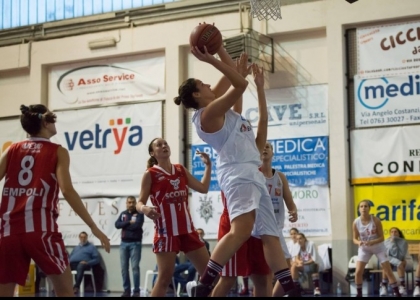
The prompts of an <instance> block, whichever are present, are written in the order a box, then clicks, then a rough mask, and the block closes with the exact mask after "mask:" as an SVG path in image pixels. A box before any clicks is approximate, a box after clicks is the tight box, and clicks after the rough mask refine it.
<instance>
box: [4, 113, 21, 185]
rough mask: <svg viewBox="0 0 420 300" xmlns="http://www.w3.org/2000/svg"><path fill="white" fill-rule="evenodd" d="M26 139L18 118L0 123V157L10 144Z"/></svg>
mask: <svg viewBox="0 0 420 300" xmlns="http://www.w3.org/2000/svg"><path fill="white" fill-rule="evenodd" d="M24 139H26V132H25V131H24V130H23V129H22V125H21V124H20V120H19V119H18V118H16V119H14V120H13V119H12V120H1V121H0V146H1V148H0V156H1V155H2V154H3V153H4V152H5V151H6V150H7V149H8V148H9V146H10V145H11V144H12V143H16V142H20V141H22V140H24ZM3 185H4V179H3V180H1V181H0V190H3Z"/></svg>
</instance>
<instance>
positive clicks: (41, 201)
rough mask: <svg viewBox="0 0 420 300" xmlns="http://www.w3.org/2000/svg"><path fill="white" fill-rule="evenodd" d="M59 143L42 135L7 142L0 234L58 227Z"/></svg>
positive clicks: (0, 204) (41, 230)
mask: <svg viewBox="0 0 420 300" xmlns="http://www.w3.org/2000/svg"><path fill="white" fill-rule="evenodd" d="M58 147H60V145H58V144H54V143H51V142H50V141H49V140H48V139H44V138H29V139H27V140H25V141H22V142H19V143H15V144H12V145H11V146H10V148H9V150H8V153H7V169H6V174H5V183H4V187H3V192H2V199H1V203H0V236H9V235H14V234H22V233H27V232H57V231H58V226H57V223H56V220H57V217H58V215H59V211H58V192H59V187H58V182H57V177H56V174H55V172H56V167H57V149H58Z"/></svg>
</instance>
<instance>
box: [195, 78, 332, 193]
mask: <svg viewBox="0 0 420 300" xmlns="http://www.w3.org/2000/svg"><path fill="white" fill-rule="evenodd" d="M327 93H328V91H327V86H326V85H314V86H305V87H294V88H284V89H271V90H266V98H267V106H268V113H269V122H268V126H269V127H268V140H269V141H270V142H271V143H272V144H273V149H274V157H273V166H274V168H276V169H277V170H279V171H282V172H284V173H285V174H286V176H288V180H289V183H290V184H291V185H294V186H309V185H327V184H328V180H329V179H328V155H329V146H328V101H327ZM242 115H243V116H244V117H245V118H246V119H248V120H249V121H250V123H251V125H252V126H253V129H254V132H255V133H256V131H257V124H258V100H257V98H256V92H255V91H251V90H247V92H246V93H245V94H244V104H243V114H242ZM192 141H193V144H192V147H191V151H192V152H191V155H192V174H193V175H194V176H195V177H196V178H197V179H201V177H202V175H203V172H204V165H203V164H202V163H201V159H200V156H198V155H196V154H195V151H196V150H197V149H198V150H200V151H202V152H206V153H208V154H209V155H210V158H211V159H212V162H213V170H212V178H211V184H210V190H211V191H218V190H220V188H219V186H218V183H217V179H216V174H215V168H216V157H217V154H216V152H215V151H214V150H213V149H212V148H211V147H210V146H209V145H207V144H205V143H204V142H203V141H202V140H201V139H200V138H199V137H198V135H197V133H196V131H195V128H194V126H193V134H192Z"/></svg>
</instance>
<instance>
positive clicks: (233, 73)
mask: <svg viewBox="0 0 420 300" xmlns="http://www.w3.org/2000/svg"><path fill="white" fill-rule="evenodd" d="M191 52H192V53H193V54H194V56H195V57H197V58H198V59H199V60H201V61H204V62H207V63H209V64H211V65H212V66H214V67H215V68H216V69H218V70H219V71H220V72H222V73H223V74H224V75H225V76H226V77H227V78H228V79H229V81H230V82H231V84H232V86H233V88H231V89H229V90H228V91H227V92H226V93H225V94H224V95H223V96H221V97H219V98H216V99H215V100H214V101H212V102H211V103H210V104H208V105H207V107H206V109H205V110H204V111H203V112H202V114H201V126H202V127H203V130H204V131H206V132H215V131H217V130H219V129H220V128H221V127H222V126H223V122H224V116H225V113H226V112H227V111H228V110H229V109H230V108H231V107H232V106H233V105H234V104H235V102H236V101H238V99H240V97H241V96H242V94H243V92H244V91H245V89H246V87H247V86H248V81H247V80H246V79H245V78H244V77H243V76H242V75H241V74H239V73H238V71H237V70H236V69H235V68H233V67H231V66H228V65H226V64H225V63H223V62H222V61H220V60H218V59H216V58H215V57H214V56H213V55H211V54H209V53H208V52H207V48H206V47H204V53H203V52H200V50H199V49H198V47H193V48H192V49H191Z"/></svg>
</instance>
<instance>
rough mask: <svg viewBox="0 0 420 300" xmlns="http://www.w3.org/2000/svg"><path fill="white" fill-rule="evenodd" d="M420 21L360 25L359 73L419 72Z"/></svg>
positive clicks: (395, 73) (403, 73)
mask: <svg viewBox="0 0 420 300" xmlns="http://www.w3.org/2000/svg"><path fill="white" fill-rule="evenodd" d="M419 27H420V22H419V21H417V22H407V23H399V24H388V25H379V26H372V27H365V28H358V29H357V54H358V55H357V56H358V62H357V63H358V66H357V70H358V73H357V74H358V75H359V76H361V77H362V78H369V77H370V78H379V77H383V76H386V77H389V76H396V75H408V74H414V73H419V72H420V45H419V34H418V30H419Z"/></svg>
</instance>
